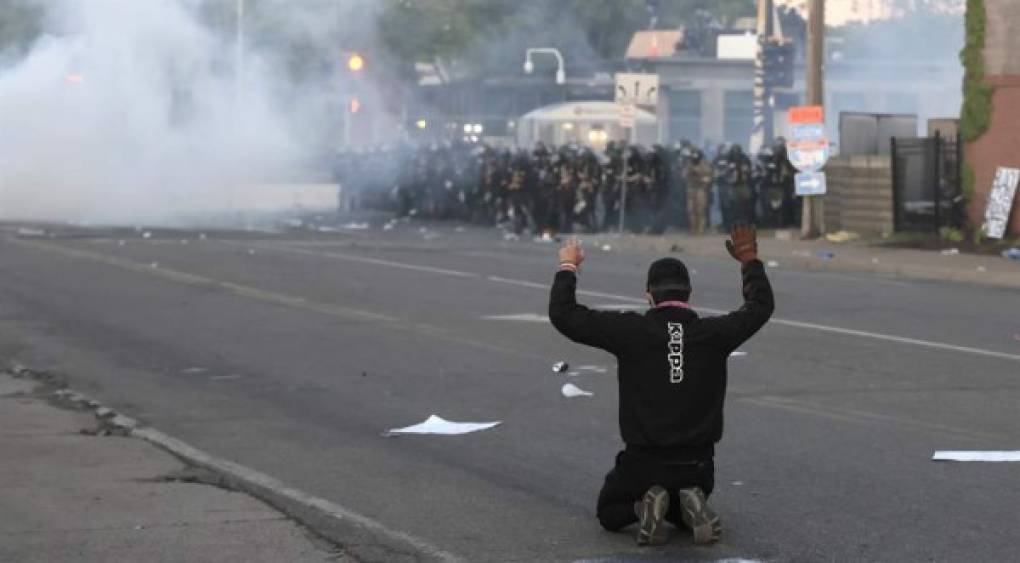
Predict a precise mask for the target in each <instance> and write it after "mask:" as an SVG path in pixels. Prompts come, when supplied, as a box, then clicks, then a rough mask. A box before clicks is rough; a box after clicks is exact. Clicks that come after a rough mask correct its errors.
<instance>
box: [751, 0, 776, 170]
mask: <svg viewBox="0 0 1020 563" xmlns="http://www.w3.org/2000/svg"><path fill="white" fill-rule="evenodd" d="M771 24H772V0H758V51H757V56H756V57H755V58H754V128H753V129H751V146H750V147H749V150H750V152H751V153H752V154H756V153H758V152H759V151H761V149H762V147H764V146H765V142H766V141H768V140H769V139H770V138H771V137H772V127H771V126H772V115H770V114H769V112H770V111H771V107H770V106H771V104H769V97H770V96H771V95H772V93H771V92H770V91H769V88H767V87H766V85H765V41H766V40H767V39H768V38H770V37H771V36H772V25H771Z"/></svg>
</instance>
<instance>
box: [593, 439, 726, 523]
mask: <svg viewBox="0 0 1020 563" xmlns="http://www.w3.org/2000/svg"><path fill="white" fill-rule="evenodd" d="M652 485H659V486H661V487H663V488H665V489H666V490H667V491H669V494H670V499H669V500H670V504H669V512H667V513H666V520H667V521H669V522H671V523H673V525H675V526H681V525H682V523H681V520H680V508H679V504H680V503H679V500H677V496H676V491H677V490H678V489H686V488H690V487H701V490H702V491H704V493H705V496H706V497H707V496H708V495H709V494H711V493H712V489H713V488H715V464H714V463H713V461H712V458H706V459H700V460H691V459H684V458H683V457H680V458H677V457H675V456H667V455H657V454H652V453H646V452H636V451H633V450H624V451H622V452H620V453H619V454H617V455H616V466H615V467H614V468H613V469H612V470H611V471H610V472H609V473H608V474H607V475H606V482H605V484H604V485H602V491H601V492H600V493H599V500H598V508H597V514H598V519H599V522H600V523H601V524H602V527H603V528H605V529H607V530H609V531H616V530H619V529H620V528H623V527H624V526H627V525H629V524H633V523H634V522H637V521H638V517H637V514H635V513H634V502H635V501H638V500H640V499H641V497H642V496H644V494H645V491H647V490H648V489H649V488H650V487H652Z"/></svg>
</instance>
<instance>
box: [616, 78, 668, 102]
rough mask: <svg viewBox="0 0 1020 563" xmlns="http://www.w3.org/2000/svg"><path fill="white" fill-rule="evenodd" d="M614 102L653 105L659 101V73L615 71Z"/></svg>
mask: <svg viewBox="0 0 1020 563" xmlns="http://www.w3.org/2000/svg"><path fill="white" fill-rule="evenodd" d="M614 99H615V100H616V103H618V104H622V105H627V104H633V105H636V106H650V107H655V106H656V105H658V103H659V75H658V74H636V73H631V72H618V73H616V95H615V96H614Z"/></svg>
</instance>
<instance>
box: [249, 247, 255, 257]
mask: <svg viewBox="0 0 1020 563" xmlns="http://www.w3.org/2000/svg"><path fill="white" fill-rule="evenodd" d="M248 256H255V249H254V248H249V249H248Z"/></svg>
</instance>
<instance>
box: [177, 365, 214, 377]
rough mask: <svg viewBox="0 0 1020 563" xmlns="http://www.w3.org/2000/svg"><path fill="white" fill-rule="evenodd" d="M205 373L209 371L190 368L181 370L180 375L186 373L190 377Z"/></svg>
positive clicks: (207, 369)
mask: <svg viewBox="0 0 1020 563" xmlns="http://www.w3.org/2000/svg"><path fill="white" fill-rule="evenodd" d="M207 371H209V368H201V367H190V368H184V369H182V370H181V373H186V374H189V375H192V374H196V373H205V372H207Z"/></svg>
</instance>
